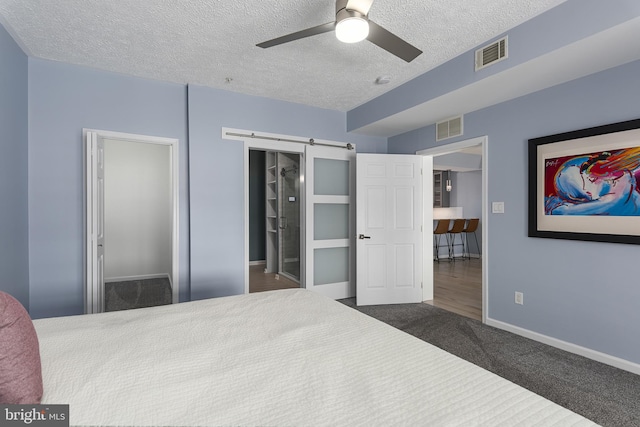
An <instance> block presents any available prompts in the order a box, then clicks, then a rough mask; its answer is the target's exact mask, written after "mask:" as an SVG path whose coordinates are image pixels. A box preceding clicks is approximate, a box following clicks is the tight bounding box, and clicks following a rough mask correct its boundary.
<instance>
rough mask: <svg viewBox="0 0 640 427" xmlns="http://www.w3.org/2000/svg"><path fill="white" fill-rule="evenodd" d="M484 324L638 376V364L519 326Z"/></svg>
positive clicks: (497, 322) (501, 323)
mask: <svg viewBox="0 0 640 427" xmlns="http://www.w3.org/2000/svg"><path fill="white" fill-rule="evenodd" d="M485 324H487V325H489V326H493V327H494V328H498V329H502V330H504V331H507V332H511V333H514V334H516V335H520V336H522V337H525V338H529V339H532V340H534V341H537V342H540V343H543V344H547V345H550V346H552V347H555V348H559V349H561V350H565V351H568V352H570V353H574V354H577V355H579V356H584V357H586V358H588V359H591V360H595V361H596V362H601V363H604V364H606V365H610V366H614V367H616V368H619V369H624V370H625V371H629V372H632V373H634V374H636V375H640V364H637V363H634V362H630V361H628V360H625V359H621V358H619V357H615V356H611V355H609V354H605V353H601V352H599V351H596V350H591V349H589V348H586V347H582V346H579V345H577V344H572V343H570V342H566V341H562V340H559V339H557V338H553V337H550V336H547V335H543V334H540V333H538V332H533V331H530V330H528V329H524V328H521V327H519V326H514V325H511V324H509V323H505V322H501V321H499V320H494V319H491V318H487V319H486V321H485Z"/></svg>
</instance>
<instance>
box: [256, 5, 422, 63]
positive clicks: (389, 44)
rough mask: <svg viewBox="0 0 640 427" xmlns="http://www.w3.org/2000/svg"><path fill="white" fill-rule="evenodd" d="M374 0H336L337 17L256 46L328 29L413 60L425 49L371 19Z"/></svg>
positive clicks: (346, 38) (346, 40)
mask: <svg viewBox="0 0 640 427" xmlns="http://www.w3.org/2000/svg"><path fill="white" fill-rule="evenodd" d="M372 3H373V0H336V20H335V21H333V22H327V23H326V24H322V25H318V26H316V27H311V28H307V29H306V30H302V31H297V32H295V33H291V34H287V35H286V36H282V37H278V38H275V39H272V40H268V41H266V42H262V43H258V44H257V45H256V46H258V47H261V48H268V47H272V46H277V45H279V44H283V43H288V42H292V41H294V40H298V39H303V38H305V37H310V36H315V35H318V34H322V33H327V32H329V31H334V30H335V32H336V37H337V38H338V40H340V41H342V42H344V43H356V42H359V41H361V40H364V39H367V40H369V41H370V42H371V43H373V44H375V45H377V46H379V47H381V48H383V49H384V50H386V51H388V52H390V53H392V54H394V55H395V56H397V57H398V58H401V59H403V60H405V61H407V62H411V61H413V60H414V59H415V58H416V57H417V56H418V55H420V54H421V53H422V51H421V50H420V49H418V48H416V47H414V46H412V45H410V44H409V43H407V42H406V41H404V40H402V39H401V38H400V37H398V36H396V35H395V34H392V33H390V32H389V31H387V30H385V29H384V28H382V27H381V26H380V25H378V24H376V23H375V22H373V21H371V20H370V19H369V18H368V16H367V15H368V14H369V9H371V4H372Z"/></svg>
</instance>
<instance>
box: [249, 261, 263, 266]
mask: <svg viewBox="0 0 640 427" xmlns="http://www.w3.org/2000/svg"><path fill="white" fill-rule="evenodd" d="M266 263H267V261H265V260H262V261H249V265H265V264H266Z"/></svg>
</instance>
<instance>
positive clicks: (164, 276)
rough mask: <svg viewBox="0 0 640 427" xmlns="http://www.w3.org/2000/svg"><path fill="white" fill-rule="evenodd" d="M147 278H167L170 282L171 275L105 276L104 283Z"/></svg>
mask: <svg viewBox="0 0 640 427" xmlns="http://www.w3.org/2000/svg"><path fill="white" fill-rule="evenodd" d="M148 279H169V283H171V275H170V274H169V273H160V274H140V275H137V276H122V277H110V278H108V279H107V278H105V279H104V283H114V282H130V281H133V280H148Z"/></svg>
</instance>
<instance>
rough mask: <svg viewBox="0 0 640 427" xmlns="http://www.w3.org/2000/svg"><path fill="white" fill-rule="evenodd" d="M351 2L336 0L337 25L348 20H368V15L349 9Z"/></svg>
mask: <svg viewBox="0 0 640 427" xmlns="http://www.w3.org/2000/svg"><path fill="white" fill-rule="evenodd" d="M348 2H349V0H336V24H337V23H338V22H340V21H342V20H343V19H346V18H362V19H365V20H366V19H367V15H366V14H364V13H362V12H360V11H358V10H355V9H347V3H348Z"/></svg>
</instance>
